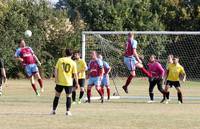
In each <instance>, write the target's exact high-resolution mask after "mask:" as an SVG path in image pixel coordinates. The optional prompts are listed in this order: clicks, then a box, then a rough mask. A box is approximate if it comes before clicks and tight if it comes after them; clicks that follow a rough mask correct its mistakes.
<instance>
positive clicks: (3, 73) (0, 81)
mask: <svg viewBox="0 0 200 129" xmlns="http://www.w3.org/2000/svg"><path fill="white" fill-rule="evenodd" d="M0 69H1V73H0V96H1V95H2V92H3V86H2V85H3V81H4V83H6V81H7V78H6V71H5V68H4V62H3V59H1V58H0Z"/></svg>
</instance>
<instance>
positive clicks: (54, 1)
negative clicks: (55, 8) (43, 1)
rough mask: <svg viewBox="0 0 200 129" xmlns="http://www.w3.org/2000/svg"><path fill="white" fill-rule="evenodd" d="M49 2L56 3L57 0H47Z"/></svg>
mask: <svg viewBox="0 0 200 129" xmlns="http://www.w3.org/2000/svg"><path fill="white" fill-rule="evenodd" d="M49 1H51V2H52V3H57V2H58V1H59V0H49Z"/></svg>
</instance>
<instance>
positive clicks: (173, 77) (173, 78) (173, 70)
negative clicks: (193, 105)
mask: <svg viewBox="0 0 200 129" xmlns="http://www.w3.org/2000/svg"><path fill="white" fill-rule="evenodd" d="M180 77H182V78H181V79H182V81H183V82H185V80H186V73H185V70H184V68H183V67H182V66H181V65H180V64H179V58H178V57H174V58H173V63H172V64H169V66H168V68H167V73H166V80H167V81H166V87H165V92H166V93H167V92H168V89H169V88H170V87H173V86H174V87H175V88H176V90H177V96H178V103H180V104H181V103H183V98H182V92H181V85H180ZM166 95H167V94H166ZM168 103H169V101H168V100H167V101H166V104H168Z"/></svg>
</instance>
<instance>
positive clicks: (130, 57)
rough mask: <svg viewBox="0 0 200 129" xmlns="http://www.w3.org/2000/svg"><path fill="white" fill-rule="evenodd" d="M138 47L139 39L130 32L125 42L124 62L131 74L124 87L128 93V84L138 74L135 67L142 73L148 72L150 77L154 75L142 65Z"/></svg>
mask: <svg viewBox="0 0 200 129" xmlns="http://www.w3.org/2000/svg"><path fill="white" fill-rule="evenodd" d="M136 49H137V41H136V40H135V39H134V34H133V33H129V34H128V40H127V42H126V44H125V54H124V64H126V66H127V67H128V70H129V71H130V75H129V77H128V78H127V81H126V83H125V85H124V86H123V87H122V88H123V89H124V91H125V92H126V93H128V86H129V84H130V82H131V80H132V79H133V77H135V76H136V73H135V67H137V68H139V69H140V70H141V71H142V73H144V74H146V75H147V76H148V77H149V78H151V77H152V75H151V74H150V73H149V72H148V71H147V70H146V69H145V68H144V66H143V65H142V61H141V60H140V58H139V56H138V54H137V51H136Z"/></svg>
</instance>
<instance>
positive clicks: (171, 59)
mask: <svg viewBox="0 0 200 129" xmlns="http://www.w3.org/2000/svg"><path fill="white" fill-rule="evenodd" d="M173 58H174V55H172V54H170V55H168V58H167V64H166V69H168V66H169V64H172V63H173ZM166 73H167V71H166V72H165V76H167V75H166ZM164 84H165V91H166V89H167V85H166V80H165V82H164ZM169 94H170V92H169V91H167V92H166V93H165V95H164V96H163V99H162V101H161V103H163V102H164V101H165V99H167V102H169V101H170V99H169ZM165 97H166V98H165Z"/></svg>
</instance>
